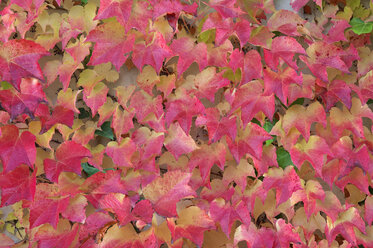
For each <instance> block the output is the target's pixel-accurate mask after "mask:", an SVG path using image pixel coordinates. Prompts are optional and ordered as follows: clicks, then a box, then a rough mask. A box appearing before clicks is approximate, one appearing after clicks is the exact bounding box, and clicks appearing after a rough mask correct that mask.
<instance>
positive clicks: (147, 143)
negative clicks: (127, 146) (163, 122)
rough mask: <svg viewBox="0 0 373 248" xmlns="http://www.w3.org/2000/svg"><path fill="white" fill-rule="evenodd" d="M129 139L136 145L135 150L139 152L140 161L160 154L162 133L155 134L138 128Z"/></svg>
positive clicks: (144, 128)
mask: <svg viewBox="0 0 373 248" xmlns="http://www.w3.org/2000/svg"><path fill="white" fill-rule="evenodd" d="M131 139H132V140H133V141H134V142H135V144H136V145H137V149H138V150H140V151H141V157H142V159H144V160H145V159H148V158H150V157H151V156H153V155H160V154H161V151H162V147H163V141H164V134H163V133H162V132H159V133H157V132H154V131H151V130H150V129H149V128H147V127H140V128H139V129H136V130H135V131H134V132H133V133H132V136H131Z"/></svg>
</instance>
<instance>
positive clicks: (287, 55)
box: [271, 36, 306, 70]
mask: <svg viewBox="0 0 373 248" xmlns="http://www.w3.org/2000/svg"><path fill="white" fill-rule="evenodd" d="M271 52H272V53H273V56H274V59H275V60H278V58H279V57H280V58H282V59H283V60H284V61H285V62H286V63H287V64H288V65H289V66H290V67H291V68H293V69H294V70H298V66H297V62H296V61H293V58H294V56H295V54H296V53H297V54H306V51H305V50H304V48H303V47H302V46H301V44H299V43H298V42H297V40H296V39H294V38H292V37H288V36H278V37H276V38H274V39H273V41H272V49H271ZM276 64H278V62H277V63H276Z"/></svg>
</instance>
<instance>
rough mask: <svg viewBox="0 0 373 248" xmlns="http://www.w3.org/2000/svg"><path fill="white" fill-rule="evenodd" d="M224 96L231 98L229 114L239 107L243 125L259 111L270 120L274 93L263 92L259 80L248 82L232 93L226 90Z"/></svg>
mask: <svg viewBox="0 0 373 248" xmlns="http://www.w3.org/2000/svg"><path fill="white" fill-rule="evenodd" d="M228 94H230V95H228ZM225 97H226V98H228V97H229V98H233V101H232V103H231V110H230V114H232V113H233V112H234V111H236V110H237V109H238V108H241V119H242V122H243V125H244V126H245V125H246V124H247V123H249V122H250V121H251V120H252V119H253V118H254V116H255V115H256V114H257V113H259V112H263V113H264V114H265V115H266V116H267V117H268V118H269V119H270V120H272V118H273V114H274V113H275V97H274V94H270V95H266V94H264V93H263V84H262V83H261V82H260V81H252V82H249V83H247V84H245V85H242V86H240V87H239V88H238V89H237V90H234V91H233V92H232V93H230V92H229V91H228V92H227V93H226V94H225Z"/></svg>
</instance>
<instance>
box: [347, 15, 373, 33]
mask: <svg viewBox="0 0 373 248" xmlns="http://www.w3.org/2000/svg"><path fill="white" fill-rule="evenodd" d="M350 25H351V27H352V31H354V33H356V34H358V35H360V34H368V33H370V32H372V30H373V22H364V21H363V20H361V19H360V18H352V20H351V21H350Z"/></svg>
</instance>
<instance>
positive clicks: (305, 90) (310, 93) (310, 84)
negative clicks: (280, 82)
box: [288, 74, 315, 105]
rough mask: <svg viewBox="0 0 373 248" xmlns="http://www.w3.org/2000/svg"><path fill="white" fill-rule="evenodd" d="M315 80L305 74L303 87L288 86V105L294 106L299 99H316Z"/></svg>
mask: <svg viewBox="0 0 373 248" xmlns="http://www.w3.org/2000/svg"><path fill="white" fill-rule="evenodd" d="M314 89H315V78H314V77H313V76H312V75H307V74H303V83H302V85H301V86H300V85H298V84H290V85H289V86H288V104H289V105H290V104H292V103H293V102H294V101H295V100H297V99H298V98H308V99H313V98H314V91H315V90H314Z"/></svg>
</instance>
